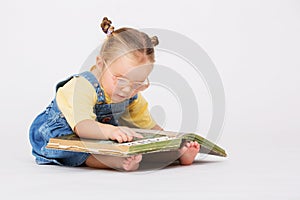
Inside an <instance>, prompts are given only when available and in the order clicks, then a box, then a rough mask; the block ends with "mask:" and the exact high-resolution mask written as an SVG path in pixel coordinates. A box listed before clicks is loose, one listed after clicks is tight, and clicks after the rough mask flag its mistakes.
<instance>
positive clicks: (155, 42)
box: [150, 36, 159, 46]
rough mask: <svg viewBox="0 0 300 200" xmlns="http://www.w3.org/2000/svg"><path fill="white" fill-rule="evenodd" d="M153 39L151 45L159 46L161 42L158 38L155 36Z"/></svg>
mask: <svg viewBox="0 0 300 200" xmlns="http://www.w3.org/2000/svg"><path fill="white" fill-rule="evenodd" d="M150 39H151V43H152V44H153V46H156V45H158V44H159V41H158V37H157V36H153V37H151V38H150Z"/></svg>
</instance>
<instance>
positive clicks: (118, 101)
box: [112, 95, 127, 103]
mask: <svg viewBox="0 0 300 200" xmlns="http://www.w3.org/2000/svg"><path fill="white" fill-rule="evenodd" d="M126 99H127V98H126V97H121V96H118V95H116V96H114V97H113V98H112V102H114V103H120V102H122V101H125V100H126Z"/></svg>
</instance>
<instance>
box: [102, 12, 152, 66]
mask: <svg viewBox="0 0 300 200" xmlns="http://www.w3.org/2000/svg"><path fill="white" fill-rule="evenodd" d="M100 26H101V28H102V31H103V32H104V33H106V34H107V38H106V40H105V41H104V43H103V45H102V48H101V50H100V56H101V57H102V59H104V61H105V62H107V63H112V62H113V61H114V60H115V59H117V58H119V57H121V56H123V55H125V56H128V57H129V58H131V59H135V60H136V61H137V62H143V61H144V60H145V59H148V61H150V62H155V56H154V46H156V45H157V44H158V38H157V37H156V36H154V37H151V38H150V37H149V36H148V35H147V34H146V33H144V32H141V31H139V30H136V29H133V28H120V29H117V30H114V27H113V26H111V21H110V20H108V19H107V17H104V18H103V20H102V23H101V25H100Z"/></svg>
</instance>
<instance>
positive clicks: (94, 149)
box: [46, 128, 227, 157]
mask: <svg viewBox="0 0 300 200" xmlns="http://www.w3.org/2000/svg"><path fill="white" fill-rule="evenodd" d="M133 130H134V131H135V132H137V133H139V134H141V135H143V138H134V140H133V141H131V142H125V143H118V142H117V141H113V140H95V139H85V138H79V137H78V136H77V135H76V134H74V133H73V134H70V135H65V136H61V137H56V138H50V140H49V142H48V144H47V146H46V148H50V149H58V150H65V151H77V152H87V153H94V154H105V155H115V156H124V157H126V156H131V155H135V154H145V153H153V152H160V151H172V150H176V149H179V148H180V147H181V146H182V145H183V144H184V142H186V141H197V142H198V143H199V144H200V145H201V148H200V153H205V154H211V155H216V156H222V157H226V156H227V154H226V152H225V150H224V149H222V148H221V147H219V146H218V145H216V144H214V143H213V142H211V141H209V140H207V139H205V138H203V137H201V136H200V135H198V134H196V133H182V132H171V131H158V130H147V129H135V128H133Z"/></svg>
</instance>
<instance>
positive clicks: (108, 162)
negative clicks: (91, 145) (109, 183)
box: [85, 154, 142, 171]
mask: <svg viewBox="0 0 300 200" xmlns="http://www.w3.org/2000/svg"><path fill="white" fill-rule="evenodd" d="M141 160H142V155H135V156H130V157H127V158H123V157H116V156H107V155H95V154H93V155H91V156H90V157H89V158H88V159H87V160H86V162H85V164H86V165H87V166H88V167H92V168H100V169H105V168H111V169H117V170H124V171H134V170H137V169H138V168H139V163H140V162H141Z"/></svg>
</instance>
